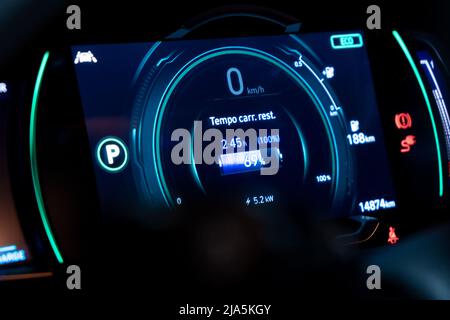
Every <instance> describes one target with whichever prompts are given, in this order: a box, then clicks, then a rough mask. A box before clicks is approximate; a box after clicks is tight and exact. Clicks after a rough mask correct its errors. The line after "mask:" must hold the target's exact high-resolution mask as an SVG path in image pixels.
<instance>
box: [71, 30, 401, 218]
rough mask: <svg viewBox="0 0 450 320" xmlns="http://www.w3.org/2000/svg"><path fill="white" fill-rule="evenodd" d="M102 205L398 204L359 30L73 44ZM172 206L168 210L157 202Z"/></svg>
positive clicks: (151, 210)
mask: <svg viewBox="0 0 450 320" xmlns="http://www.w3.org/2000/svg"><path fill="white" fill-rule="evenodd" d="M72 54H73V57H72V58H73V61H74V66H75V70H76V75H77V79H78V84H79V89H80V95H81V100H82V103H83V107H84V114H85V118H86V125H87V130H88V135H89V139H90V146H91V151H92V157H93V159H94V166H95V172H96V177H97V187H98V190H99V194H100V198H101V203H102V207H103V210H104V212H105V213H107V214H108V215H114V214H121V215H123V212H128V213H129V214H130V215H131V214H133V213H137V214H139V215H140V216H143V217H146V218H149V219H150V218H151V217H152V216H158V215H164V214H163V213H161V212H167V211H172V210H176V209H177V208H180V209H181V208H183V207H191V206H195V205H198V204H206V203H208V204H213V205H216V206H232V207H235V208H238V209H242V210H262V211H264V210H273V209H274V208H276V209H280V210H283V209H285V208H286V209H287V208H290V207H292V206H293V205H295V206H298V207H300V208H302V209H304V210H305V211H308V212H312V213H313V214H314V215H315V216H316V217H319V218H320V219H327V218H335V217H344V216H349V215H357V214H369V213H370V214H371V213H373V214H382V213H381V212H382V211H383V210H386V209H392V208H394V207H395V205H396V203H395V196H394V191H393V187H392V181H391V175H390V171H389V167H388V162H387V156H386V150H385V146H384V142H383V139H384V138H383V133H382V128H381V124H380V119H379V115H378V110H377V104H376V98H375V93H374V88H373V84H372V79H371V73H370V66H369V60H368V56H367V52H366V49H365V43H364V38H363V35H362V33H361V32H358V31H352V32H347V33H314V34H299V35H280V36H266V37H244V38H225V39H207V40H177V41H169V40H167V41H161V42H153V43H133V44H104V45H83V46H76V47H72ZM165 209H168V210H165Z"/></svg>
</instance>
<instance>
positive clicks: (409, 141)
mask: <svg viewBox="0 0 450 320" xmlns="http://www.w3.org/2000/svg"><path fill="white" fill-rule="evenodd" d="M415 144H416V136H413V135H412V134H410V135H407V136H406V138H405V139H403V140H402V141H401V142H400V145H401V146H402V147H401V148H400V152H401V153H408V152H410V151H411V147H412V146H413V145H415Z"/></svg>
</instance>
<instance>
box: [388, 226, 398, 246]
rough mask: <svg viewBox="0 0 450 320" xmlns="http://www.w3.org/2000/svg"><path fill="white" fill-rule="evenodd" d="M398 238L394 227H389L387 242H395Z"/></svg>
mask: <svg viewBox="0 0 450 320" xmlns="http://www.w3.org/2000/svg"><path fill="white" fill-rule="evenodd" d="M398 240H399V238H398V237H397V235H396V234H395V228H393V227H389V237H388V241H387V242H388V243H389V244H396V243H397V241H398Z"/></svg>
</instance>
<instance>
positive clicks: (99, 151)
mask: <svg viewBox="0 0 450 320" xmlns="http://www.w3.org/2000/svg"><path fill="white" fill-rule="evenodd" d="M108 142H109V143H113V144H118V145H119V146H120V147H121V148H122V151H123V153H124V159H123V161H122V163H121V164H120V166H118V167H110V166H108V165H106V164H105V162H104V161H103V159H102V149H103V146H104V145H105V144H106V143H108ZM96 149H97V152H96V155H97V162H98V164H99V165H100V167H102V168H103V169H104V170H105V171H107V172H113V173H115V172H120V171H122V170H123V169H125V166H126V165H127V164H128V149H127V147H126V146H125V143H123V141H122V140H120V139H119V138H116V137H106V138H103V139H102V140H101V141H100V142H99V143H98V145H97V148H96Z"/></svg>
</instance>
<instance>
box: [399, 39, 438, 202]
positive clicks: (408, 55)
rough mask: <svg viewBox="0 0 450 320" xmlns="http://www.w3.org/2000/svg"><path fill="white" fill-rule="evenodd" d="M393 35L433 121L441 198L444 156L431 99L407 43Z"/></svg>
mask: <svg viewBox="0 0 450 320" xmlns="http://www.w3.org/2000/svg"><path fill="white" fill-rule="evenodd" d="M392 34H393V36H394V38H395V40H397V42H398V44H399V46H400V48H401V49H402V51H403V53H404V54H405V56H406V59H407V60H408V62H409V64H410V66H411V68H412V70H413V72H414V75H415V76H416V79H417V83H418V84H419V87H420V90H421V91H422V95H423V98H424V100H425V104H426V105H427V109H428V114H429V116H430V119H431V125H432V127H433V134H434V140H435V143H436V152H437V160H438V174H439V196H440V197H442V196H444V173H443V171H442V154H441V146H440V144H439V138H438V132H437V128H436V121H435V120H434V115H433V110H432V109H431V104H430V99H429V98H428V93H427V90H426V89H425V85H424V83H423V80H422V77H421V75H420V73H419V70H418V69H417V66H416V64H415V62H414V59H413V57H412V56H411V53H410V52H409V50H408V47H407V46H406V44H405V42H404V41H403V39H402V37H401V36H400V34H399V33H398V32H397V31H395V30H394V31H392Z"/></svg>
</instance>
